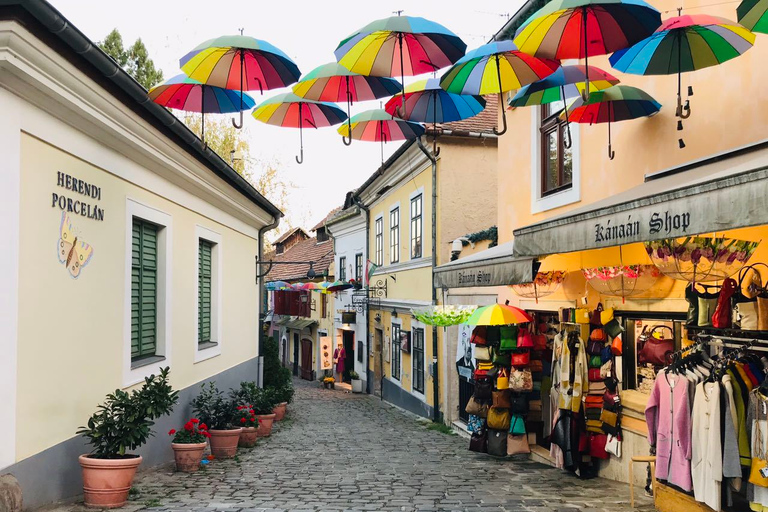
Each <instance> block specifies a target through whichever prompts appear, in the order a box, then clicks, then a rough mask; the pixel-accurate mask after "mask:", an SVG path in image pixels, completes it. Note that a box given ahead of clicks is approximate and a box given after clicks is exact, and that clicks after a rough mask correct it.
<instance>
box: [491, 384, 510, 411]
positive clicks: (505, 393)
mask: <svg viewBox="0 0 768 512" xmlns="http://www.w3.org/2000/svg"><path fill="white" fill-rule="evenodd" d="M511 396H512V395H511V392H510V391H509V390H508V389H502V390H500V391H494V392H493V406H494V407H497V408H499V409H508V408H509V407H511V406H512V404H511V403H510V401H509V398H510V397H511Z"/></svg>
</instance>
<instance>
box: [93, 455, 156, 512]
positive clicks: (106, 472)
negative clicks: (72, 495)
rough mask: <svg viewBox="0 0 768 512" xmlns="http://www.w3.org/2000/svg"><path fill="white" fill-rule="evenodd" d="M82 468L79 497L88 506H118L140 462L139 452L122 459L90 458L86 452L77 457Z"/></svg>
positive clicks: (122, 502)
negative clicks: (81, 497)
mask: <svg viewBox="0 0 768 512" xmlns="http://www.w3.org/2000/svg"><path fill="white" fill-rule="evenodd" d="M79 461H80V467H81V468H82V469H83V498H85V506H86V507H90V508H118V507H122V506H123V505H125V502H126V501H128V491H130V490H131V483H132V482H133V477H134V475H135V474H136V468H138V467H139V464H141V461H142V458H141V456H140V455H129V456H127V458H124V459H94V458H92V457H89V456H88V455H81V456H80V458H79Z"/></svg>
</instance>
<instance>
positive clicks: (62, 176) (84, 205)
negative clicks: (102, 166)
mask: <svg viewBox="0 0 768 512" xmlns="http://www.w3.org/2000/svg"><path fill="white" fill-rule="evenodd" d="M56 185H58V186H59V187H61V188H63V189H65V190H68V191H71V192H74V193H75V194H79V195H80V196H83V197H84V198H88V199H93V200H96V201H100V200H101V187H97V186H96V185H94V184H92V183H87V182H85V181H83V180H81V179H78V178H75V177H74V176H70V175H69V174H66V173H63V172H61V171H59V172H57V173H56ZM57 206H58V207H59V209H61V210H62V211H64V212H68V213H72V214H75V215H80V216H81V217H86V218H88V219H93V220H98V221H103V220H104V209H103V208H100V207H99V206H98V205H96V204H92V203H89V202H86V201H84V200H82V199H78V198H74V199H73V198H71V197H69V196H67V195H64V194H60V193H57V192H53V193H52V194H51V207H52V208H56V207H57Z"/></svg>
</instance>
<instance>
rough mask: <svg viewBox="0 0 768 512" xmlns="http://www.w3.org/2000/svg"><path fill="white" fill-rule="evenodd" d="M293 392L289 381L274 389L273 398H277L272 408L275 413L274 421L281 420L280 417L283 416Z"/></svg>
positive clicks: (291, 399)
mask: <svg viewBox="0 0 768 512" xmlns="http://www.w3.org/2000/svg"><path fill="white" fill-rule="evenodd" d="M294 392H295V391H294V389H293V384H291V382H290V381H288V382H287V383H285V384H284V385H283V386H280V387H279V388H276V389H275V400H277V405H276V406H275V408H274V409H273V410H272V412H274V413H275V421H282V419H283V418H285V412H286V410H287V408H288V404H289V403H291V402H292V401H293V394H294Z"/></svg>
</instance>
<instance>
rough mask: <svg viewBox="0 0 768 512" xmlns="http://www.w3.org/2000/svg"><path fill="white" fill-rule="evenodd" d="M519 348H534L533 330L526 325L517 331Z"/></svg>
mask: <svg viewBox="0 0 768 512" xmlns="http://www.w3.org/2000/svg"><path fill="white" fill-rule="evenodd" d="M517 348H533V338H532V337H531V332H530V331H529V330H528V329H526V328H525V327H521V328H520V331H519V332H518V333H517Z"/></svg>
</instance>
